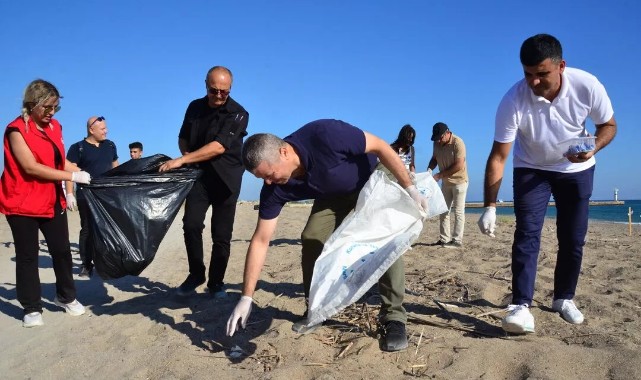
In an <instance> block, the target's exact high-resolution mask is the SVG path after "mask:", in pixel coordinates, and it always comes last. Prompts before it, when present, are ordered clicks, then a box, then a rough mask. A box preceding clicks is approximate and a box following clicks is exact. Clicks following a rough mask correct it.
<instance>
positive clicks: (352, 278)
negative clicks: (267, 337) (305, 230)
mask: <svg viewBox="0 0 641 380" xmlns="http://www.w3.org/2000/svg"><path fill="white" fill-rule="evenodd" d="M416 187H417V189H418V190H419V191H420V192H421V193H422V194H423V195H424V196H425V197H426V198H428V200H429V202H428V209H427V210H426V211H427V212H422V211H420V210H419V209H418V208H417V206H416V203H415V202H414V200H412V198H411V197H410V196H409V194H407V192H406V191H405V190H404V189H403V188H402V187H401V186H399V185H398V184H397V183H395V182H392V181H391V180H390V179H389V178H388V176H387V175H385V173H384V172H382V171H380V170H375V171H374V173H372V175H371V177H370V179H369V181H368V182H367V183H366V184H365V186H364V187H363V189H362V190H361V192H360V194H359V195H358V201H357V203H356V207H355V209H354V212H352V213H350V214H349V215H348V216H347V217H346V218H345V220H344V221H343V223H341V225H340V226H339V227H338V228H337V229H336V231H334V233H333V234H332V236H330V238H329V239H328V240H327V242H326V243H325V246H324V247H323V252H322V253H321V255H320V256H319V258H318V259H317V260H316V264H315V265H314V275H313V277H312V284H311V288H310V295H309V310H308V314H307V318H308V326H313V325H315V324H318V323H321V322H323V321H324V320H326V319H327V318H329V317H331V316H332V315H334V314H336V313H338V312H339V311H341V310H342V309H344V308H346V307H347V306H349V305H351V304H352V303H354V302H356V301H357V300H358V299H359V298H360V297H361V296H362V295H363V294H365V292H366V291H367V290H368V289H369V288H371V287H372V285H373V284H374V283H376V282H377V281H378V280H379V279H380V278H381V276H382V275H383V273H385V271H387V269H388V268H389V267H390V266H391V265H392V264H393V263H394V262H395V261H396V260H397V259H398V258H399V257H400V256H401V255H402V254H403V253H405V251H407V250H408V249H409V248H410V247H411V245H412V243H413V242H414V241H416V239H417V238H418V236H419V235H420V233H421V230H422V229H423V219H424V218H429V217H432V216H436V215H439V214H442V213H443V212H445V211H447V206H446V204H445V199H444V198H443V193H442V192H441V189H440V188H439V186H438V184H437V183H436V181H434V178H433V177H432V176H431V175H429V174H428V173H427V172H425V173H418V174H417V175H416Z"/></svg>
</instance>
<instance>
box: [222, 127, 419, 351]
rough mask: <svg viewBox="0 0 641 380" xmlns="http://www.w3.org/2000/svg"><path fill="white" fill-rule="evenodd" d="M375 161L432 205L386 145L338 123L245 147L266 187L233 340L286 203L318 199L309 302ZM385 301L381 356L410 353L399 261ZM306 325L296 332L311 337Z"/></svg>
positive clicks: (309, 246)
mask: <svg viewBox="0 0 641 380" xmlns="http://www.w3.org/2000/svg"><path fill="white" fill-rule="evenodd" d="M377 158H378V159H379V160H380V162H381V163H382V164H383V165H384V166H385V167H386V168H387V169H389V170H390V172H391V173H392V174H393V175H394V176H395V177H396V179H397V180H398V183H399V184H400V185H401V186H403V187H404V188H405V189H406V190H407V192H408V193H409V194H410V196H411V197H412V198H413V199H414V200H415V201H416V202H417V204H418V207H422V208H424V209H426V208H427V199H426V198H424V197H423V196H421V195H420V193H419V192H418V191H417V189H416V187H415V186H414V185H412V181H411V180H410V177H409V174H408V172H407V170H406V169H405V166H404V164H403V162H402V161H401V159H400V158H399V156H398V154H396V152H394V150H392V148H391V147H390V146H389V144H387V143H386V142H385V141H383V140H382V139H380V138H378V137H376V136H374V135H372V134H370V133H367V132H364V131H362V130H360V129H358V128H356V127H354V126H352V125H350V124H347V123H345V122H342V121H340V120H317V121H314V122H311V123H309V124H306V125H305V126H303V127H302V128H300V129H299V130H297V131H296V132H294V133H293V134H291V135H290V136H288V137H286V138H285V139H284V140H283V139H280V138H278V137H276V136H274V135H271V134H266V133H263V134H256V135H253V136H251V137H249V138H248V139H247V140H246V142H245V144H244V145H243V164H244V165H245V169H247V170H248V171H249V172H251V173H252V174H254V175H255V176H256V177H258V178H262V179H263V180H264V185H263V188H262V190H261V193H260V206H259V211H258V224H257V226H256V230H255V231H254V235H253V237H252V240H251V243H250V245H249V249H248V251H247V258H246V263H245V274H244V284H243V291H242V297H241V299H240V301H239V302H238V305H237V306H236V308H235V309H234V311H233V313H232V315H231V316H230V318H229V321H228V322H227V335H233V334H234V332H235V331H236V328H237V324H238V321H239V320H240V321H241V323H242V326H243V327H245V325H246V323H247V318H248V316H249V313H250V311H251V305H252V301H253V299H252V295H253V294H254V290H255V288H256V283H257V281H258V277H259V275H260V272H261V270H262V266H263V263H264V262H265V256H266V255H267V248H268V246H269V241H270V240H271V238H272V235H273V233H274V231H275V230H276V224H277V220H278V215H279V214H280V211H281V209H282V208H283V206H284V205H285V203H287V202H290V201H298V200H304V199H314V204H313V206H312V210H311V214H310V217H309V219H308V221H307V225H306V226H305V229H304V230H303V232H302V234H301V240H302V269H303V285H304V290H305V297H306V298H308V297H309V290H310V286H311V281H312V273H313V270H314V263H315V262H316V259H317V258H318V257H319V256H320V254H321V252H322V250H323V245H324V243H325V242H326V241H327V239H328V238H329V237H330V235H331V234H332V233H333V232H334V230H336V228H337V227H338V226H339V225H340V224H341V222H342V221H343V219H344V218H345V217H346V216H347V214H349V212H350V211H351V210H352V209H353V208H354V207H355V205H356V201H357V199H358V194H359V192H360V190H361V189H362V188H363V186H364V185H365V183H366V182H367V180H368V179H369V177H370V175H371V173H372V172H373V171H374V168H375V166H376V164H377ZM379 289H380V294H381V300H382V307H381V313H380V322H381V325H382V326H383V334H382V335H383V341H382V342H381V349H383V350H384V351H398V350H402V349H405V348H407V336H406V333H405V323H406V321H407V314H406V312H405V309H404V308H403V295H404V293H405V272H404V268H403V260H402V258H399V259H398V260H397V261H396V262H395V263H394V264H393V265H392V266H391V267H390V268H389V269H388V271H387V272H386V273H385V274H384V275H383V276H382V277H381V279H380V280H379ZM306 326H307V320H306V318H305V317H303V319H302V320H301V321H299V322H297V323H294V325H293V326H292V329H293V330H294V331H296V332H299V333H303V334H305V333H309V332H311V331H313V330H315V329H316V328H317V327H318V325H317V326H312V327H306Z"/></svg>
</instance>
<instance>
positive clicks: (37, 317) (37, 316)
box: [22, 311, 45, 327]
mask: <svg viewBox="0 0 641 380" xmlns="http://www.w3.org/2000/svg"><path fill="white" fill-rule="evenodd" d="M44 324H45V323H44V321H43V320H42V313H40V312H39V311H34V312H33V313H29V314H25V316H24V318H22V327H35V326H42V325H44Z"/></svg>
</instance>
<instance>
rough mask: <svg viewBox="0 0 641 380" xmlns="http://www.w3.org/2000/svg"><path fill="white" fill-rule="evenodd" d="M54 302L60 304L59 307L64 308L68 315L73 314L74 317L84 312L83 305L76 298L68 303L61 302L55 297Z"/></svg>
mask: <svg viewBox="0 0 641 380" xmlns="http://www.w3.org/2000/svg"><path fill="white" fill-rule="evenodd" d="M54 303H55V304H56V305H58V306H60V307H61V308H63V309H65V311H66V312H67V313H68V314H69V315H73V316H74V317H75V316H78V315H83V314H84V313H85V307H84V306H82V304H81V303H80V302H78V300H73V301H72V302H69V303H62V302H60V301H59V300H58V298H56V299H55V300H54Z"/></svg>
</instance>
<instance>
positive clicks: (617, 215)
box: [465, 199, 641, 224]
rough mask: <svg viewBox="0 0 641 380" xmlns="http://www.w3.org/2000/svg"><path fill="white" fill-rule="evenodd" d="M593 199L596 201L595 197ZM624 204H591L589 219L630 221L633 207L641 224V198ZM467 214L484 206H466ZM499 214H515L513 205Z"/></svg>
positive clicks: (552, 211)
mask: <svg viewBox="0 0 641 380" xmlns="http://www.w3.org/2000/svg"><path fill="white" fill-rule="evenodd" d="M593 201H595V200H594V199H593ZM623 202H624V204H622V205H605V206H590V216H589V219H590V220H593V221H599V222H609V223H625V224H627V223H628V210H629V209H630V208H631V209H632V215H631V219H632V223H633V224H641V200H639V199H634V200H623ZM465 213H466V214H481V213H483V208H471V207H469V208H466V209H465ZM496 214H497V215H514V208H513V207H497V208H496ZM545 216H546V217H548V218H554V217H556V208H555V207H554V206H550V207H548V211H547V213H546V214H545Z"/></svg>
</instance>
